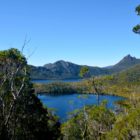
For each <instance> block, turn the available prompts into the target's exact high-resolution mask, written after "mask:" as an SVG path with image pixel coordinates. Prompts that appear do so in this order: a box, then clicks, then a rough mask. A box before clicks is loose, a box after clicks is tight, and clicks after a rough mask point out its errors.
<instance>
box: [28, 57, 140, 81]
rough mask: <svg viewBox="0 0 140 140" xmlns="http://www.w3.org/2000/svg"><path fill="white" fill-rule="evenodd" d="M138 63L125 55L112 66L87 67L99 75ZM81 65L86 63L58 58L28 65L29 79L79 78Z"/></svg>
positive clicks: (122, 69)
mask: <svg viewBox="0 0 140 140" xmlns="http://www.w3.org/2000/svg"><path fill="white" fill-rule="evenodd" d="M138 64H140V59H137V58H135V57H132V56H131V55H127V56H125V57H124V58H123V59H122V60H121V61H119V62H118V63H116V64H115V65H112V66H107V67H104V68H101V67H92V66H87V67H88V68H89V70H90V74H91V75H93V76H101V75H109V74H114V73H119V72H121V71H124V70H127V69H129V68H131V67H133V66H136V65H138ZM83 66H86V65H78V64H74V63H71V62H66V61H63V60H60V61H57V62H55V63H49V64H45V65H44V66H40V67H35V66H31V65H30V74H31V79H77V78H80V77H79V72H80V69H81V67H83Z"/></svg>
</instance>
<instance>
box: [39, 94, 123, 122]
mask: <svg viewBox="0 0 140 140" xmlns="http://www.w3.org/2000/svg"><path fill="white" fill-rule="evenodd" d="M84 96H86V95H85V94H84V95H83V94H69V95H57V96H51V95H38V98H39V99H40V100H41V101H42V103H43V104H44V105H46V106H47V107H49V108H54V109H56V111H55V114H56V115H57V116H58V117H59V118H60V121H61V122H64V121H66V120H67V119H69V115H68V114H69V113H70V112H72V111H74V110H75V109H80V108H82V107H83V106H84V105H97V95H91V94H89V95H87V96H86V97H84ZM123 99H124V98H123V97H119V96H111V95H100V102H102V101H103V100H107V101H108V103H107V107H108V108H110V109H115V105H114V102H116V101H119V100H123Z"/></svg>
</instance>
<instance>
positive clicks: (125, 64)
mask: <svg viewBox="0 0 140 140" xmlns="http://www.w3.org/2000/svg"><path fill="white" fill-rule="evenodd" d="M137 64H140V59H137V58H135V57H132V56H131V55H127V56H125V57H124V58H123V59H122V60H121V61H120V62H118V63H117V64H116V65H114V66H112V67H111V68H109V70H110V72H111V73H116V72H120V71H122V70H126V69H129V68H130V67H133V66H135V65H137Z"/></svg>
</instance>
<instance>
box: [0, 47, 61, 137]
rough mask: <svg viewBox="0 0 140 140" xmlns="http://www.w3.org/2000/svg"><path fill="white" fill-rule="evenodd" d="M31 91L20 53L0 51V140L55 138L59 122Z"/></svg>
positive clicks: (26, 67)
mask: <svg viewBox="0 0 140 140" xmlns="http://www.w3.org/2000/svg"><path fill="white" fill-rule="evenodd" d="M33 92H34V90H33V88H32V84H31V83H30V77H29V73H28V65H27V61H26V58H25V57H24V56H23V54H21V52H20V51H18V50H17V49H14V48H12V49H9V50H6V51H0V139H8V140H9V139H10V140H12V139H13V140H18V139H20V140H29V139H30V140H39V139H41V140H44V139H47V138H48V139H56V138H57V136H58V133H59V130H58V129H57V128H59V124H58V123H57V122H56V120H55V118H54V117H53V116H51V115H49V113H48V111H47V109H45V108H44V107H43V106H42V104H41V102H40V101H39V99H38V98H37V97H36V96H35V95H34V94H33ZM57 130H58V131H57Z"/></svg>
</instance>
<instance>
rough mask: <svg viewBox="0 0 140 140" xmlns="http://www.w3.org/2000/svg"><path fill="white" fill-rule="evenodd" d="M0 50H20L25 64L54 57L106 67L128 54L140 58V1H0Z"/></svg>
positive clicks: (43, 62) (44, 62)
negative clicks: (138, 32) (138, 10)
mask: <svg viewBox="0 0 140 140" xmlns="http://www.w3.org/2000/svg"><path fill="white" fill-rule="evenodd" d="M0 2H1V3H0V50H4V49H8V48H11V47H15V48H18V49H21V46H22V44H23V42H24V39H25V36H26V37H27V39H30V43H29V44H28V45H27V46H26V48H25V51H24V54H25V55H26V56H28V55H30V54H31V53H32V52H34V53H33V55H32V56H31V57H30V58H29V60H28V61H29V64H33V65H37V66H38V65H40V66H41V65H44V64H46V63H49V62H55V61H57V60H66V61H70V62H74V63H77V64H87V65H92V66H107V65H112V64H114V63H116V62H118V61H119V60H120V59H121V58H122V57H124V56H125V55H127V54H131V55H132V56H136V57H138V58H140V36H139V35H136V34H134V33H133V32H132V28H133V26H134V25H136V24H137V23H139V22H140V17H138V16H137V15H136V13H135V7H136V6H137V5H138V4H139V3H140V1H139V0H1V1H0Z"/></svg>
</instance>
